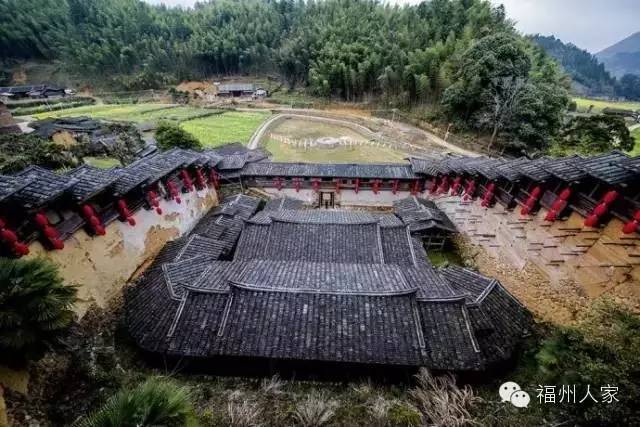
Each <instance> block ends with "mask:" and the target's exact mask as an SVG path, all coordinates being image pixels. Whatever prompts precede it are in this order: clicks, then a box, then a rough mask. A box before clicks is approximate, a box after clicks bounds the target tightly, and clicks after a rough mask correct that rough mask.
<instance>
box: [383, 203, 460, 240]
mask: <svg viewBox="0 0 640 427" xmlns="http://www.w3.org/2000/svg"><path fill="white" fill-rule="evenodd" d="M393 206H394V207H395V210H396V215H398V217H400V219H401V220H402V222H403V223H404V224H406V225H408V226H409V230H410V231H411V232H412V233H414V232H420V231H425V230H431V229H438V230H442V231H445V232H449V233H456V232H457V229H456V226H455V225H454V224H453V222H452V221H451V220H450V219H449V217H448V216H447V214H445V213H444V212H443V211H441V210H440V209H439V208H438V207H437V206H436V204H435V203H433V202H432V201H430V200H426V199H420V198H418V197H415V196H413V197H407V198H406V199H402V200H398V201H396V202H394V203H393Z"/></svg>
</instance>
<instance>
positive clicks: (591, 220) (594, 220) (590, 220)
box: [584, 214, 599, 227]
mask: <svg viewBox="0 0 640 427" xmlns="http://www.w3.org/2000/svg"><path fill="white" fill-rule="evenodd" d="M598 220H599V218H598V215H595V214H592V215H589V216H588V217H587V219H586V220H585V221H584V225H586V226H587V227H595V226H596V225H598Z"/></svg>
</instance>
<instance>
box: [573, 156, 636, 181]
mask: <svg viewBox="0 0 640 427" xmlns="http://www.w3.org/2000/svg"><path fill="white" fill-rule="evenodd" d="M628 160H629V156H628V155H626V154H624V153H622V152H620V151H612V152H611V153H607V154H601V155H599V156H593V157H589V158H586V159H584V160H582V161H579V162H574V165H575V166H576V167H577V168H578V169H580V170H583V171H584V172H586V173H587V174H588V175H590V176H592V177H594V178H597V179H599V180H601V181H604V182H606V183H607V184H610V185H617V184H623V183H627V182H630V181H633V180H635V179H638V174H637V173H634V172H633V171H632V170H629V169H625V168H624V167H622V166H621V165H620V164H624V162H626V161H628Z"/></svg>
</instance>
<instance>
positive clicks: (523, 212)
mask: <svg viewBox="0 0 640 427" xmlns="http://www.w3.org/2000/svg"><path fill="white" fill-rule="evenodd" d="M529 212H531V209H530V208H529V207H528V206H523V207H522V209H520V215H529Z"/></svg>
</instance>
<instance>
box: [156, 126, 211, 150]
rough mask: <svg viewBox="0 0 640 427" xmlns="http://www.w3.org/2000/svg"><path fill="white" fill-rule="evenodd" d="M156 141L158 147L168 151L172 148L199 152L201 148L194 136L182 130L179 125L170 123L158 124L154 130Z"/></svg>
mask: <svg viewBox="0 0 640 427" xmlns="http://www.w3.org/2000/svg"><path fill="white" fill-rule="evenodd" d="M156 140H157V141H158V147H160V148H162V149H163V150H168V149H170V148H174V147H178V148H187V149H192V150H199V149H201V148H202V145H201V144H200V141H198V139H196V137H195V136H193V135H191V134H190V133H189V132H187V131H186V130H184V129H182V128H181V127H180V126H179V125H176V124H173V123H171V122H162V123H160V125H159V126H158V129H157V130H156Z"/></svg>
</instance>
